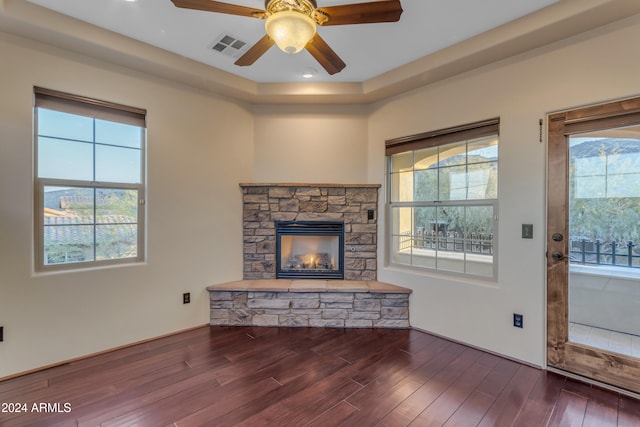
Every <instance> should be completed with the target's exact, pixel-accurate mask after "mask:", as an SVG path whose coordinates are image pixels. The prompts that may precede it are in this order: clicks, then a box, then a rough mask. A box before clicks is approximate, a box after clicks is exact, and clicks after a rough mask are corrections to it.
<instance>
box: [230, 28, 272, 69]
mask: <svg viewBox="0 0 640 427" xmlns="http://www.w3.org/2000/svg"><path fill="white" fill-rule="evenodd" d="M274 44H275V42H274V41H273V40H272V39H271V37H269V36H267V35H265V36H264V37H263V38H261V39H260V40H258V42H257V43H256V44H254V45H253V46H251V48H250V49H249V50H248V51H246V52H245V54H244V55H242V56H241V57H240V58H238V60H237V61H236V62H235V64H236V65H239V66H241V67H244V66H247V65H251V64H253V63H254V62H256V61H257V60H258V58H260V57H261V56H262V55H264V53H265V52H266V51H268V50H269V48H270V47H271V46H273V45H274Z"/></svg>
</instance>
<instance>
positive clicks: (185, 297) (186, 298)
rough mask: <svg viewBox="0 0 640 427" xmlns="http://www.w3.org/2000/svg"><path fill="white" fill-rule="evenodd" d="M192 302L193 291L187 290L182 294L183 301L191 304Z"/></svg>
mask: <svg viewBox="0 0 640 427" xmlns="http://www.w3.org/2000/svg"><path fill="white" fill-rule="evenodd" d="M190 302H191V292H185V293H184V294H182V303H183V304H189V303H190Z"/></svg>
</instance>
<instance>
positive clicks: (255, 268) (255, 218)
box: [240, 183, 380, 281]
mask: <svg viewBox="0 0 640 427" xmlns="http://www.w3.org/2000/svg"><path fill="white" fill-rule="evenodd" d="M240 187H241V188H242V202H243V215H244V222H243V243H244V249H243V252H244V267H243V278H244V279H246V280H259V279H275V277H276V271H275V270H276V269H275V257H276V255H275V250H276V242H275V241H276V235H275V221H340V222H343V223H344V226H345V231H344V237H345V240H344V245H345V248H344V257H345V259H344V279H345V280H364V281H373V280H376V278H377V218H378V189H379V188H380V185H378V184H357V185H355V184H354V185H349V184H304V183H286V184H240Z"/></svg>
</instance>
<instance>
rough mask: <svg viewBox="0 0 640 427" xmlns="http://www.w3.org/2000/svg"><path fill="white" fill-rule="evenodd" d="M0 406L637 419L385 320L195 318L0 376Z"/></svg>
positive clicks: (274, 415) (436, 419)
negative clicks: (204, 321) (374, 325)
mask: <svg viewBox="0 0 640 427" xmlns="http://www.w3.org/2000/svg"><path fill="white" fill-rule="evenodd" d="M42 403H44V405H43V406H42V405H40V404H42ZM0 404H2V408H1V409H2V410H3V412H1V413H0V425H2V426H7V427H8V426H47V427H49V426H76V425H79V426H98V425H100V426H132V425H136V426H154V427H155V426H174V425H176V426H198V425H209V426H251V427H254V426H374V425H375V426H392V427H397V426H406V425H411V426H426V425H433V426H442V425H444V426H512V425H513V426H547V425H548V426H563V427H564V426H598V427H603V426H616V425H618V426H639V425H640V402H639V401H637V400H634V399H632V398H629V397H626V396H623V395H619V394H617V393H614V392H611V391H607V390H603V389H600V388H596V387H591V386H589V385H586V384H582V383H580V382H576V381H573V380H570V379H567V378H565V377H563V376H560V375H557V374H554V373H549V372H545V371H541V370H538V369H535V368H532V367H530V366H526V365H522V364H519V363H516V362H513V361H510V360H507V359H503V358H500V357H497V356H495V355H491V354H488V353H484V352H482V351H478V350H475V349H472V348H469V347H465V346H463V345H460V344H456V343H453V342H450V341H447V340H444V339H441V338H438V337H434V336H432V335H428V334H425V333H422V332H418V331H413V330H391V329H376V330H372V329H347V330H345V329H321V328H255V327H236V328H225V327H202V328H198V329H194V330H191V331H188V332H184V333H180V334H177V335H173V336H170V337H166V338H162V339H158V340H154V341H150V342H148V343H145V344H140V345H135V346H131V347H128V348H125V349H121V350H117V351H114V352H110V353H106V354H102V355H99V356H95V357H91V358H87V359H83V360H80V361H76V362H73V363H69V364H66V365H62V366H58V367H55V368H51V369H48V370H44V371H40V372H36V373H33V374H29V375H25V376H22V377H18V378H14V379H11V380H6V381H4V382H0ZM16 404H17V405H18V406H16ZM34 404H35V406H34ZM18 408H19V409H24V410H25V412H21V413H18V412H7V411H16V409H18Z"/></svg>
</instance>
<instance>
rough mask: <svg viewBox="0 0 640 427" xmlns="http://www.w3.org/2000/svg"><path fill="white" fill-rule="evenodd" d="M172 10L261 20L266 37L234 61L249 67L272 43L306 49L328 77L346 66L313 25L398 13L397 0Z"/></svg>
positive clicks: (276, 0)
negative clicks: (196, 11) (204, 12)
mask: <svg viewBox="0 0 640 427" xmlns="http://www.w3.org/2000/svg"><path fill="white" fill-rule="evenodd" d="M171 1H172V2H173V4H174V5H175V6H176V7H180V8H185V9H194V10H203V11H208V12H218V13H226V14H229V15H239V16H247V17H250V18H257V19H265V20H266V21H265V30H266V32H267V34H266V35H265V36H264V37H263V38H262V39H260V40H259V41H258V42H257V43H256V44H255V45H253V46H252V47H251V48H250V49H249V50H248V51H247V52H246V53H245V54H244V55H242V56H241V57H240V58H238V60H237V61H236V62H235V64H236V65H239V66H247V65H251V64H253V63H254V62H255V61H256V60H257V59H258V58H260V57H261V56H262V55H263V54H264V53H265V52H266V51H267V50H269V48H270V47H271V46H273V45H274V44H276V45H278V47H279V48H280V49H281V50H282V51H284V52H286V53H290V54H294V53H298V52H299V51H300V50H302V49H304V48H306V49H307V51H308V52H309V53H310V54H311V56H313V57H314V58H315V59H316V61H318V62H319V63H320V65H322V67H323V68H324V69H325V70H327V72H328V73H329V74H336V73H339V72H340V71H342V69H343V68H344V67H345V66H346V64H345V63H344V62H343V61H342V59H340V57H339V56H338V55H337V54H336V53H335V52H334V51H333V49H331V47H329V45H328V44H327V43H326V42H325V41H324V40H323V39H322V37H320V35H318V34H317V33H316V25H320V26H330V25H349V24H371V23H377V22H397V21H398V20H400V15H401V14H402V6H401V5H400V0H376V1H371V2H367V3H353V4H345V5H340V6H330V7H318V6H317V4H316V1H315V0H265V10H261V9H254V8H251V7H247V6H240V5H235V4H229V3H222V2H219V1H215V0H171Z"/></svg>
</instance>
